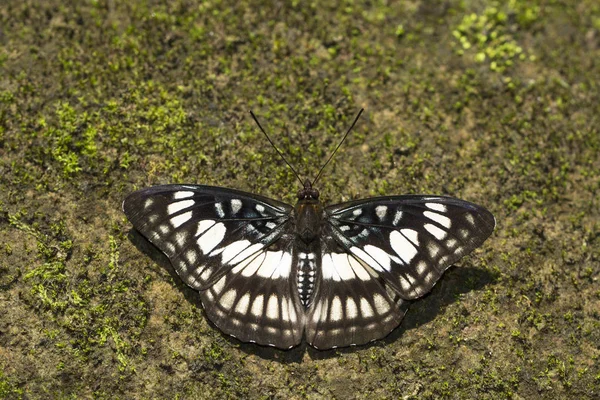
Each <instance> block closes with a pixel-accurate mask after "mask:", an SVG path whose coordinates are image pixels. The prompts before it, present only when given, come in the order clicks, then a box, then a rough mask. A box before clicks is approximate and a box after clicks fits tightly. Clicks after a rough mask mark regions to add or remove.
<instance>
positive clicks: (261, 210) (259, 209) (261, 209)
mask: <svg viewBox="0 0 600 400" xmlns="http://www.w3.org/2000/svg"><path fill="white" fill-rule="evenodd" d="M255 208H256V211H258V212H259V213H262V212H263V211H265V207H264V206H263V205H262V204H257V205H256V207H255Z"/></svg>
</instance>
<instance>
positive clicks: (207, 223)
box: [196, 219, 215, 237]
mask: <svg viewBox="0 0 600 400" xmlns="http://www.w3.org/2000/svg"><path fill="white" fill-rule="evenodd" d="M214 224H215V221H213V220H212V219H205V220H203V221H200V222H199V223H198V230H197V231H196V237H198V236H200V235H201V234H202V233H204V231H206V230H207V229H208V228H210V227H211V226H213V225H214Z"/></svg>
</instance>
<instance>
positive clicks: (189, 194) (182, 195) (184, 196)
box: [173, 191, 194, 200]
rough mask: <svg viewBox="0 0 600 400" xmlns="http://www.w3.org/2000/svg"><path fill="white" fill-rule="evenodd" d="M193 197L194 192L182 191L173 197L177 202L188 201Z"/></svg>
mask: <svg viewBox="0 0 600 400" xmlns="http://www.w3.org/2000/svg"><path fill="white" fill-rule="evenodd" d="M193 195H194V192H187V191H181V192H175V194H174V195H173V198H174V199H175V200H179V199H187V198H188V197H192V196H193Z"/></svg>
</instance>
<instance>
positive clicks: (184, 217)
mask: <svg viewBox="0 0 600 400" xmlns="http://www.w3.org/2000/svg"><path fill="white" fill-rule="evenodd" d="M190 219H192V212H191V211H188V212H184V213H183V214H179V215H177V216H175V217H173V218H171V224H173V227H175V228H179V227H180V226H181V225H183V224H185V223H186V222H188V221H189V220H190Z"/></svg>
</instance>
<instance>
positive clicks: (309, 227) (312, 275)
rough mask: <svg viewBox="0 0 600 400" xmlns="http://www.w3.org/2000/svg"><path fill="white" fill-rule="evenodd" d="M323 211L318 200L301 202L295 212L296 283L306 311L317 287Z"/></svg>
mask: <svg viewBox="0 0 600 400" xmlns="http://www.w3.org/2000/svg"><path fill="white" fill-rule="evenodd" d="M322 214H323V209H322V207H321V203H320V202H319V201H318V200H313V199H310V200H308V199H305V200H300V201H299V202H298V204H297V205H296V208H295V210H294V219H295V222H296V251H297V259H296V260H297V261H296V266H297V268H296V271H297V273H296V281H297V284H298V286H297V287H298V297H299V299H300V303H301V304H302V306H303V307H304V309H305V310H306V309H308V308H309V307H310V305H311V304H312V302H313V301H312V300H313V298H314V294H315V288H316V285H317V279H318V277H317V275H318V271H317V268H318V267H317V261H318V259H319V258H318V257H319V255H320V242H319V235H320V234H321V224H322V217H321V216H322Z"/></svg>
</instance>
